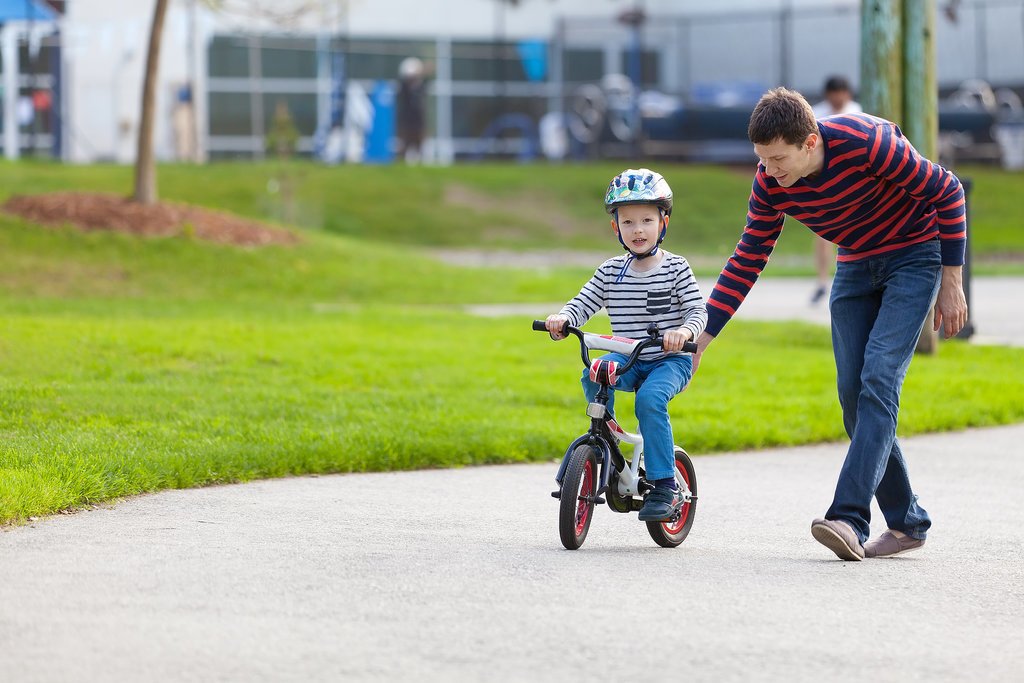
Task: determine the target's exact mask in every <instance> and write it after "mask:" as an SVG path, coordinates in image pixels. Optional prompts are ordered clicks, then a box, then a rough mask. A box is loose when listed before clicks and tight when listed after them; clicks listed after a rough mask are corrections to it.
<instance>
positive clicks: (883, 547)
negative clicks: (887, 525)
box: [864, 529, 924, 557]
mask: <svg viewBox="0 0 1024 683" xmlns="http://www.w3.org/2000/svg"><path fill="white" fill-rule="evenodd" d="M923 545H924V539H923V538H914V537H912V536H907V535H906V534H899V535H896V533H895V532H893V530H892V529H889V530H887V531H886V532H885V533H883V534H882V535H881V536H879V537H878V538H876V539H875V540H873V541H868V542H867V543H865V544H864V554H865V555H866V556H867V557H892V556H893V555H899V554H901V553H909V552H910V551H911V550H917V549H918V548H920V547H921V546H923Z"/></svg>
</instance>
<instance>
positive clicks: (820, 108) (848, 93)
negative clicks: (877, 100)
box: [811, 76, 864, 304]
mask: <svg viewBox="0 0 1024 683" xmlns="http://www.w3.org/2000/svg"><path fill="white" fill-rule="evenodd" d="M824 97H825V99H823V100H822V101H821V102H818V103H817V104H816V105H814V106H813V107H812V109H813V110H814V118H816V119H823V118H825V117H826V116H835V115H836V114H857V113H860V112H862V111H864V110H863V109H861V106H860V105H859V104H857V102H856V101H855V100H854V99H853V90H852V89H851V88H850V81H848V80H846V78H845V77H844V76H829V78H828V80H826V81H825V92H824ZM834 259H835V249H834V247H833V246H832V244H831V243H830V242H829V241H827V240H824V239H821V238H820V237H819V238H818V239H816V240H815V241H814V270H815V272H816V273H817V278H818V281H817V286H816V287H815V288H814V293H813V294H812V295H811V303H812V304H816V303H818V302H819V301H821V300H822V299H824V298H825V295H826V294H827V293H828V285H829V282H830V281H831V268H832V261H833V260H834Z"/></svg>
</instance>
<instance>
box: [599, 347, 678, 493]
mask: <svg viewBox="0 0 1024 683" xmlns="http://www.w3.org/2000/svg"><path fill="white" fill-rule="evenodd" d="M601 359H602V360H613V361H616V362H618V363H619V365H620V366H622V365H624V364H625V362H626V356H624V355H622V354H621V353H609V354H608V355H606V356H601ZM692 368H693V361H692V359H691V358H690V356H683V355H678V356H676V355H672V356H666V357H665V358H662V359H659V360H650V361H644V360H638V361H637V362H636V363H635V364H634V365H633V367H631V368H630V369H629V372H627V373H626V374H624V375H621V376H620V377H619V378H618V380H617V381H616V382H615V387H614V389H613V388H609V390H608V412H609V413H611V414H614V412H613V410H612V408H613V407H614V406H615V391H616V390H618V391H635V392H636V403H635V406H634V407H635V411H636V417H637V420H639V422H640V434H641V436H643V437H644V471H645V474H646V476H647V480H648V481H654V480H655V479H667V478H668V477H674V476H675V474H676V457H675V453H674V448H673V444H674V441H673V439H672V425H671V424H670V423H669V420H668V402H669V401H671V400H672V397H673V396H675V395H676V394H678V393H679V392H680V391H682V390H683V389H685V388H686V385H687V384H688V383H689V382H690V375H691V374H692ZM598 389H600V387H599V385H597V384H595V383H594V382H591V381H590V370H589V369H584V370H583V393H584V394H585V395H586V397H587V401H588V402H591V403H592V402H593V401H594V397H595V396H597V392H598Z"/></svg>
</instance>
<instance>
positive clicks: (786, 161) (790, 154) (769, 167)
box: [754, 133, 818, 187]
mask: <svg viewBox="0 0 1024 683" xmlns="http://www.w3.org/2000/svg"><path fill="white" fill-rule="evenodd" d="M817 143H818V135H817V134H816V133H811V134H810V135H808V136H807V139H806V140H804V142H803V144H801V145H791V144H789V143H788V142H786V141H785V140H783V139H782V138H779V139H778V140H776V141H775V142H772V143H770V144H767V145H761V144H755V145H754V154H756V155H757V158H758V159H760V160H761V163H762V164H763V165H764V170H765V173H767V174H768V175H769V176H771V177H772V178H775V180H776V181H777V182H778V183H779V185H781V186H782V187H790V186H791V185H793V183H795V182H796V181H798V180H800V178H803V177H804V176H806V175H810V173H811V170H812V169H811V166H812V153H813V151H814V148H815V146H816V145H817Z"/></svg>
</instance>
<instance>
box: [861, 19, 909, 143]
mask: <svg viewBox="0 0 1024 683" xmlns="http://www.w3.org/2000/svg"><path fill="white" fill-rule="evenodd" d="M860 101H861V105H862V106H863V107H864V111H866V112H867V113H869V114H874V115H875V116H881V117H882V118H884V119H889V120H890V121H895V122H897V123H899V122H900V121H902V120H903V0H864V1H863V2H862V3H861V29H860Z"/></svg>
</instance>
